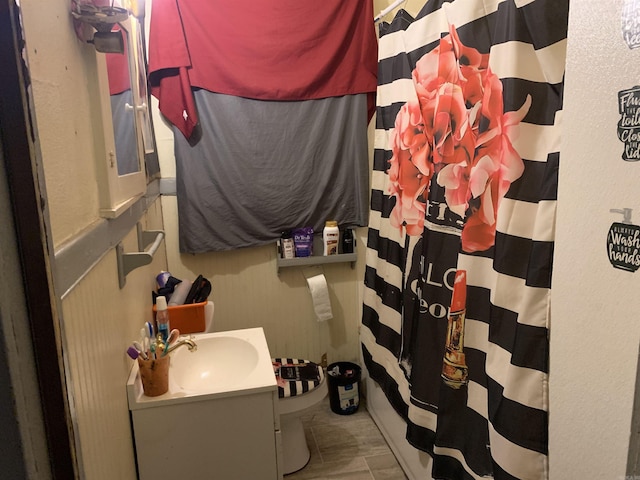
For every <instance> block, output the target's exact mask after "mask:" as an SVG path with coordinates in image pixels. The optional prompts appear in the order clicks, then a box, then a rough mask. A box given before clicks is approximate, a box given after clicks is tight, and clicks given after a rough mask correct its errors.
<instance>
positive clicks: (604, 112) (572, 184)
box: [550, 0, 640, 480]
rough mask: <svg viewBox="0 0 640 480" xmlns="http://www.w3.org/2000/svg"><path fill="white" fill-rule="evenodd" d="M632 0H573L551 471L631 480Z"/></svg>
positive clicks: (634, 306)
mask: <svg viewBox="0 0 640 480" xmlns="http://www.w3.org/2000/svg"><path fill="white" fill-rule="evenodd" d="M622 4H623V2H622V0H616V1H607V2H603V1H601V0H582V1H575V2H571V9H570V22H569V35H568V39H569V40H568V50H567V59H568V60H567V73H566V85H565V97H564V99H565V101H564V118H563V125H564V126H563V140H562V150H561V152H562V153H561V159H560V186H559V201H558V217H557V237H556V238H557V242H556V250H555V262H554V273H553V287H552V302H551V305H552V307H551V325H552V326H551V370H550V473H551V479H552V480H564V479H573V478H576V479H577V478H580V479H596V478H598V479H599V478H603V479H604V478H606V479H612V480H615V479H623V478H624V475H625V468H626V459H627V449H628V442H629V433H630V421H631V412H632V403H633V391H634V384H635V377H636V364H637V360H638V338H639V334H640V321H638V317H639V316H640V295H638V291H639V288H640V272H636V273H630V272H625V271H622V270H618V269H614V268H613V267H612V266H611V265H610V263H609V261H608V259H607V252H606V238H607V232H608V229H609V227H610V225H611V224H612V223H613V222H619V221H622V216H621V215H619V214H613V213H610V212H609V210H610V209H621V208H625V207H626V208H632V209H633V210H634V218H633V221H634V223H636V224H638V223H640V195H639V194H638V185H639V184H640V163H627V162H624V161H623V160H622V159H621V153H622V151H623V144H622V143H621V142H620V141H619V140H618V138H617V135H616V128H617V122H618V121H619V120H620V115H619V114H618V109H617V95H618V92H619V91H620V90H623V89H627V88H630V87H632V86H634V85H637V84H638V79H639V78H640V50H630V49H629V48H628V47H627V46H626V44H625V43H624V41H623V39H622V30H621V11H622Z"/></svg>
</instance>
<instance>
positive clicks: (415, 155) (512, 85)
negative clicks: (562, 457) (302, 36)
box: [361, 0, 569, 480]
mask: <svg viewBox="0 0 640 480" xmlns="http://www.w3.org/2000/svg"><path fill="white" fill-rule="evenodd" d="M568 9H569V5H568V0H453V1H444V0H436V1H429V2H427V3H426V5H425V6H424V7H423V8H422V10H421V11H420V13H419V14H418V15H417V17H416V18H415V19H414V18H412V17H411V16H409V15H408V14H407V13H406V12H404V11H401V12H400V13H399V14H398V15H397V16H396V18H395V19H394V20H393V21H392V22H391V23H390V24H387V23H383V24H382V25H381V26H380V40H379V64H378V93H377V115H376V130H375V143H374V146H375V153H374V168H373V178H372V198H371V214H370V223H369V233H368V243H367V267H366V273H365V293H364V307H363V319H362V324H363V325H362V330H361V332H362V333H361V337H362V351H363V358H364V362H365V365H366V367H367V370H368V372H369V375H370V376H371V377H372V378H373V379H374V380H375V381H376V382H378V383H379V384H380V386H381V387H382V388H383V390H384V391H385V393H386V396H387V398H388V399H389V401H390V403H391V404H392V405H393V406H394V408H395V409H396V410H397V411H398V413H399V414H400V415H401V416H402V417H403V418H404V419H405V420H406V422H407V440H408V441H409V442H410V443H411V444H412V445H413V446H415V447H416V448H418V449H420V450H424V451H426V452H428V453H429V454H430V455H431V456H432V457H433V471H432V476H433V478H436V479H450V480H458V479H472V478H474V479H475V478H495V479H545V478H547V476H548V468H547V453H548V452H547V445H548V441H547V437H548V393H547V386H548V364H549V362H548V357H549V343H548V335H549V297H550V288H551V266H552V257H553V240H554V222H555V204H556V193H557V192H556V190H557V173H558V163H559V141H560V130H559V129H560V120H561V112H562V90H563V79H564V65H565V46H566V34H567V17H568ZM456 282H457V283H456ZM454 283H455V284H456V295H455V298H453V300H454V302H453V304H452V296H453V295H452V294H453V291H454Z"/></svg>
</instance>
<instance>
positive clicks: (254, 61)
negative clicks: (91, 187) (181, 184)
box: [149, 0, 377, 138]
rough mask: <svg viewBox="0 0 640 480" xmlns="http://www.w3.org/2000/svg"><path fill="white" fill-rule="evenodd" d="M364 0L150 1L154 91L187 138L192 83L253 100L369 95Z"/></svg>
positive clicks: (372, 39) (372, 69) (372, 46)
mask: <svg viewBox="0 0 640 480" xmlns="http://www.w3.org/2000/svg"><path fill="white" fill-rule="evenodd" d="M376 74H377V40H376V33H375V28H374V23H373V6H372V2H371V1H370V0H350V1H344V0H323V1H322V2H300V1H298V0H279V1H278V2H272V1H268V0H259V1H257V0H234V1H232V2H230V1H224V2H223V1H217V0H206V1H205V0H155V1H154V3H153V11H152V14H151V29H150V35H149V76H150V84H151V93H152V94H153V95H154V96H155V97H157V98H158V100H159V106H160V111H161V112H162V113H163V114H164V115H165V117H167V118H168V119H169V120H170V121H171V122H172V123H174V124H175V125H176V126H177V127H178V128H179V129H180V131H181V132H182V133H183V134H184V135H185V137H187V138H188V137H189V136H190V135H191V132H192V130H193V128H194V127H195V125H196V124H197V112H196V109H195V105H194V103H193V97H192V94H191V91H190V90H191V88H203V89H206V90H209V91H211V92H216V93H223V94H227V95H234V96H239V97H246V98H252V99H258V100H308V99H318V98H327V97H336V96H342V95H349V94H357V93H369V94H370V100H371V101H370V107H371V112H373V107H374V100H375V99H374V94H375V91H376V88H377V75H376Z"/></svg>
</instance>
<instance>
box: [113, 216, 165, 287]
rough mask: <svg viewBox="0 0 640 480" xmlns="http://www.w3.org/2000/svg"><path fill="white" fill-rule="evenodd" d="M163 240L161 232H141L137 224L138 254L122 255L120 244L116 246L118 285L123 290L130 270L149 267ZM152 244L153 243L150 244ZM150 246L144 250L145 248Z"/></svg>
mask: <svg viewBox="0 0 640 480" xmlns="http://www.w3.org/2000/svg"><path fill="white" fill-rule="evenodd" d="M163 239H164V231H162V230H146V231H144V230H142V228H141V227H140V224H138V250H142V251H140V252H131V253H124V247H123V246H122V242H120V243H118V245H116V256H117V257H118V284H119V285H120V288H123V287H124V285H125V283H126V282H127V275H128V274H129V272H131V271H132V270H135V269H136V268H138V267H142V266H144V265H149V264H150V263H151V262H152V261H153V256H154V255H155V253H156V250H158V247H160V243H162V240H163ZM152 242H153V243H152ZM150 243H151V246H150V247H149V248H148V249H146V250H145V247H146V246H147V245H149V244H150Z"/></svg>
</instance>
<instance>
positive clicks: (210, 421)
mask: <svg viewBox="0 0 640 480" xmlns="http://www.w3.org/2000/svg"><path fill="white" fill-rule="evenodd" d="M251 330H260V333H262V329H251ZM237 332H243V331H241V330H239V331H237ZM225 333H228V332H225ZM214 335H222V334H204V335H203V336H204V337H207V336H209V337H210V336H214ZM262 335H263V333H262ZM200 338H201V337H200ZM258 338H259V336H258ZM262 338H263V339H264V336H262ZM195 341H196V343H197V344H198V351H196V352H194V353H193V354H192V353H190V352H188V351H187V349H186V348H185V349H184V355H182V356H180V357H178V358H176V364H177V361H192V362H193V363H194V365H197V364H198V362H199V361H200V360H201V359H202V358H203V356H205V355H207V352H206V350H207V348H208V346H209V344H208V343H207V342H205V341H201V340H199V336H195ZM252 341H254V340H252ZM228 343H229V342H228ZM229 344H230V343H229ZM219 345H224V343H219V344H213V346H212V348H214V347H217V346H219ZM259 346H260V345H259ZM264 347H266V340H265V341H264ZM176 353H177V351H176ZM198 354H200V357H198ZM192 355H193V356H192ZM216 355H218V356H219V355H220V352H219V351H218V350H216ZM171 360H172V362H173V360H174V358H172V359H171ZM212 361H213V362H214V363H216V362H217V360H216V359H213V360H212ZM256 362H257V365H256V367H255V368H254V370H252V372H251V375H250V378H247V379H242V382H240V383H241V384H237V383H236V384H235V385H234V386H231V387H229V388H224V385H220V386H219V387H218V383H216V389H217V390H218V391H211V389H210V388H209V387H206V388H204V389H203V391H198V392H194V391H193V390H192V391H187V390H184V389H182V388H181V387H180V382H179V380H180V379H179V378H178V379H173V380H172V377H171V372H172V368H170V369H169V379H170V381H169V392H167V393H165V394H163V395H160V396H159V397H147V396H145V395H144V394H143V393H142V385H141V381H140V376H139V374H138V367H137V363H136V364H135V365H134V367H133V368H132V371H131V375H130V377H129V381H128V383H127V393H128V397H129V408H130V410H131V421H132V426H133V434H134V439H135V448H136V458H137V463H138V472H139V478H140V480H163V479H167V480H175V479H183V478H184V479H189V480H249V479H250V480H280V479H282V473H281V472H280V468H281V467H279V465H282V462H281V461H279V458H280V457H281V451H280V450H281V447H280V431H279V430H280V421H279V416H278V404H277V402H278V391H277V386H276V383H275V376H274V374H273V366H272V364H271V357H270V355H269V352H268V349H267V350H266V352H259V355H258V359H257V361H256ZM224 363H226V365H220V366H218V367H217V368H224V369H231V372H233V369H234V363H233V362H230V361H228V360H225V361H224ZM256 369H257V370H258V373H259V375H256V372H255V370H256ZM175 371H176V372H177V371H178V368H177V367H176V368H175ZM213 374H215V373H212V375H213ZM176 376H178V374H177V373H176ZM220 383H223V382H220Z"/></svg>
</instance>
